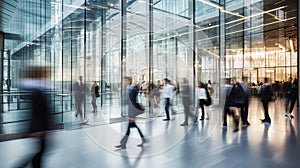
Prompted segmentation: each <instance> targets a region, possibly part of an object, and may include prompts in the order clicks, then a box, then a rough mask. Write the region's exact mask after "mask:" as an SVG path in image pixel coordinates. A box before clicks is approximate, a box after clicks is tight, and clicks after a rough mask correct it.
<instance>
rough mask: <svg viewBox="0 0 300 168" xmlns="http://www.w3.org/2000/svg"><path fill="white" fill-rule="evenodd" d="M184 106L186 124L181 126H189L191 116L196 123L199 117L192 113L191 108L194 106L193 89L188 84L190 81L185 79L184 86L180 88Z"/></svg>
mask: <svg viewBox="0 0 300 168" xmlns="http://www.w3.org/2000/svg"><path fill="white" fill-rule="evenodd" d="M180 91H181V97H182V105H183V110H184V122H183V123H182V124H180V126H187V125H188V121H189V116H191V117H192V119H193V121H194V123H195V122H196V121H197V117H196V116H194V115H193V114H192V113H191V110H190V106H191V105H192V102H193V101H192V88H191V86H190V85H189V84H188V80H187V79H186V78H183V80H182V84H181V87H180Z"/></svg>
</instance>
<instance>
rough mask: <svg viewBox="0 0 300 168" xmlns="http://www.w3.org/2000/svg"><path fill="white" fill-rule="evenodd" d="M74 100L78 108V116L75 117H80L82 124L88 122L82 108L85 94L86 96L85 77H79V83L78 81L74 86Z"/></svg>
mask: <svg viewBox="0 0 300 168" xmlns="http://www.w3.org/2000/svg"><path fill="white" fill-rule="evenodd" d="M73 91H74V98H75V106H76V114H75V117H77V116H78V115H79V117H80V122H81V123H85V122H86V121H87V120H84V119H83V111H82V108H83V107H82V106H83V102H84V94H85V84H84V83H83V76H79V81H76V82H75V83H74V85H73Z"/></svg>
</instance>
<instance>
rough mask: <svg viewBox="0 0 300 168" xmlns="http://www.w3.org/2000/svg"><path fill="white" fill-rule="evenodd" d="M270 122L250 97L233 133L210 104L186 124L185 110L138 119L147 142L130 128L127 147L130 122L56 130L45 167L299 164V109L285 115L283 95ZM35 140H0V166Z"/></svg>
mask: <svg viewBox="0 0 300 168" xmlns="http://www.w3.org/2000/svg"><path fill="white" fill-rule="evenodd" d="M269 109H270V116H271V119H272V123H271V124H270V125H265V124H262V123H261V122H260V120H259V119H261V118H263V111H262V105H261V104H260V102H258V100H257V99H256V98H254V99H252V100H251V106H250V109H249V111H250V114H249V122H250V123H251V125H250V126H249V127H240V130H239V131H238V132H237V133H233V132H232V130H233V124H232V122H231V120H230V118H229V119H228V121H229V122H228V123H229V125H228V127H227V128H222V127H221V125H222V120H221V118H222V115H221V111H222V110H221V109H220V108H218V107H216V106H211V107H209V108H207V111H208V116H209V120H204V121H199V122H198V124H196V125H193V124H192V122H190V125H189V126H187V127H182V126H180V124H181V123H182V122H183V114H176V115H173V116H172V120H171V121H167V122H166V121H162V119H163V118H164V117H156V118H151V119H145V118H140V119H139V120H138V122H137V125H138V126H139V127H140V129H141V130H142V132H143V133H144V134H145V136H146V137H147V139H148V140H149V142H148V143H146V144H145V145H144V146H143V147H138V146H137V144H140V143H141V139H140V138H139V135H138V132H137V131H136V130H134V129H132V130H131V135H130V138H129V140H128V143H127V149H123V150H119V149H116V148H115V147H114V146H115V145H118V144H119V141H120V139H121V137H122V135H123V134H124V133H125V131H126V128H127V123H126V122H118V123H114V124H106V125H100V126H95V127H91V126H89V125H86V126H84V127H85V128H83V129H76V130H71V131H66V130H62V131H55V132H52V133H51V134H50V135H49V137H48V150H47V152H46V153H45V155H44V160H43V165H44V167H49V168H52V167H55V168H59V167H72V168H99V167H103V168H107V167H113V168H116V167H128V168H131V167H142V168H148V167H149V168H153V167H162V168H164V167H172V168H177V167H178V168H181V167H189V168H193V167H195V168H199V167H201V168H202V167H204V168H205V167H215V168H223V167H229V168H231V167H243V168H244V167H247V168H248V167H249V168H265V167H266V168H270V167H272V168H273V167H282V168H292V167H295V168H296V167H297V168H298V167H299V164H300V147H299V146H300V144H299V140H298V139H299V135H298V133H299V131H298V116H297V115H296V113H297V110H298V108H296V109H294V113H295V118H294V119H293V120H289V119H286V118H285V117H284V110H283V109H284V108H283V102H282V100H277V101H276V102H272V103H271V104H270V106H269ZM36 145H37V144H36V141H35V139H19V140H12V141H5V142H1V143H0V150H1V155H0V167H1V168H2V167H3V168H6V167H8V168H10V167H17V165H18V164H19V163H21V162H22V161H24V160H26V159H28V158H30V157H31V156H32V154H33V153H34V150H36V148H35V146H36Z"/></svg>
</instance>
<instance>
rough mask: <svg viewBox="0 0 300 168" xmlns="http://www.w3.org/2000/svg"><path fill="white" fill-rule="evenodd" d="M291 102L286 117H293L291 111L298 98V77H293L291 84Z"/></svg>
mask: <svg viewBox="0 0 300 168" xmlns="http://www.w3.org/2000/svg"><path fill="white" fill-rule="evenodd" d="M290 100H291V104H290V109H289V113H288V118H289V119H292V118H294V116H293V115H292V112H293V110H294V106H295V104H296V102H297V100H298V79H297V78H295V79H294V81H293V83H292V85H291V97H290Z"/></svg>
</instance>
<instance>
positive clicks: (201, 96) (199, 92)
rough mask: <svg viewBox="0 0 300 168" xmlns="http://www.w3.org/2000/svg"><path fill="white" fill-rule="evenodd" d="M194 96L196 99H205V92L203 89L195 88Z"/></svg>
mask: <svg viewBox="0 0 300 168" xmlns="http://www.w3.org/2000/svg"><path fill="white" fill-rule="evenodd" d="M196 96H197V98H198V99H204V100H206V99H207V95H206V90H205V89H204V88H196Z"/></svg>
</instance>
